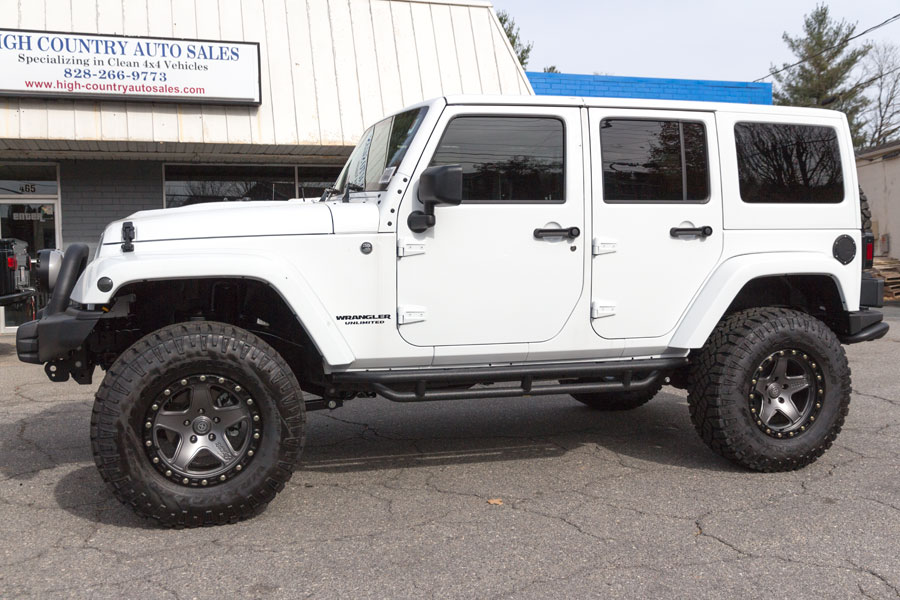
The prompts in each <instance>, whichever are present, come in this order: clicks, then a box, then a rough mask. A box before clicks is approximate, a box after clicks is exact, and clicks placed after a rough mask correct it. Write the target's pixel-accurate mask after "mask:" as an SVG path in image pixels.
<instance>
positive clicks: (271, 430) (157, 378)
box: [91, 322, 305, 527]
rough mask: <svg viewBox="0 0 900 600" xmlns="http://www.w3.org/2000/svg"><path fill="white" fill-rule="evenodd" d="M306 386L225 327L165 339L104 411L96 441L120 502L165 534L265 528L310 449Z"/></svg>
mask: <svg viewBox="0 0 900 600" xmlns="http://www.w3.org/2000/svg"><path fill="white" fill-rule="evenodd" d="M304 422H305V405H304V402H303V398H302V395H301V391H300V385H299V383H298V382H297V380H296V378H295V377H294V375H293V373H292V371H291V369H290V368H289V367H288V365H287V364H286V363H285V362H284V360H282V358H281V357H280V356H279V355H278V353H277V352H275V350H273V349H272V348H271V347H270V346H269V345H268V344H266V343H265V342H264V341H262V340H260V339H259V338H257V337H255V336H254V335H252V334H250V333H249V332H247V331H244V330H242V329H239V328H237V327H233V326H231V325H226V324H224V323H212V322H197V323H184V324H177V325H171V326H168V327H165V328H163V329H161V330H159V331H157V332H154V333H152V334H150V335H148V336H146V337H144V338H142V339H141V340H139V341H138V342H136V343H135V344H134V345H133V346H132V347H131V348H129V349H128V350H126V351H125V352H124V353H123V354H122V355H121V356H120V357H119V358H118V359H117V360H116V362H115V363H114V364H113V365H112V367H111V368H110V369H109V371H108V373H107V375H106V377H105V379H104V380H103V383H102V385H101V386H100V389H99V390H98V392H97V397H96V400H95V403H94V412H93V415H92V419H91V441H92V446H93V449H94V458H95V461H96V463H97V466H98V468H99V469H100V474H101V475H102V476H103V479H104V480H105V481H107V482H108V483H109V484H110V485H111V487H112V490H113V493H114V494H115V496H116V497H117V498H118V499H119V500H121V501H122V502H123V503H125V504H127V505H129V506H131V507H132V508H133V509H134V510H135V511H136V512H137V513H138V514H140V515H141V516H144V517H150V518H154V519H156V520H158V521H159V522H161V523H162V524H164V525H168V526H175V527H194V526H199V525H215V524H220V523H227V522H233V521H237V520H240V519H244V518H247V517H250V516H253V515H255V514H257V513H258V512H260V511H261V510H262V509H263V508H265V506H266V505H267V504H268V502H269V501H271V500H272V499H273V498H274V497H275V494H276V493H277V492H279V491H280V490H281V489H282V488H283V487H284V485H285V483H286V482H287V481H288V480H289V479H290V477H291V473H292V470H293V467H294V465H295V463H296V462H297V460H298V458H299V455H300V451H301V449H302V447H303V427H304Z"/></svg>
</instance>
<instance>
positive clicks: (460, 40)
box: [450, 6, 482, 94]
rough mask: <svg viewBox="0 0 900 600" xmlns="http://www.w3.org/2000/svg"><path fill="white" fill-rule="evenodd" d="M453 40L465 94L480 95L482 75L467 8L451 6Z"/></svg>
mask: <svg viewBox="0 0 900 600" xmlns="http://www.w3.org/2000/svg"><path fill="white" fill-rule="evenodd" d="M450 17H451V20H452V21H453V39H454V40H456V54H457V56H459V74H460V77H461V78H462V91H463V94H480V93H481V92H482V90H481V75H480V74H479V73H478V59H477V58H476V56H475V38H474V36H473V34H472V21H471V19H470V18H469V9H468V7H465V6H451V7H450Z"/></svg>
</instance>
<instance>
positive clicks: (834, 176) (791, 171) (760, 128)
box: [734, 123, 844, 204]
mask: <svg viewBox="0 0 900 600" xmlns="http://www.w3.org/2000/svg"><path fill="white" fill-rule="evenodd" d="M734 139H735V143H736V144H737V159H738V178H739V181H740V186H741V198H742V199H743V200H744V202H766V203H798V202H803V203H807V202H808V203H822V204H836V203H838V202H841V201H842V200H843V199H844V174H843V171H842V169H841V153H840V147H839V146H838V140H837V131H836V130H835V129H833V128H831V127H821V126H814V125H792V124H782V123H737V124H735V126H734Z"/></svg>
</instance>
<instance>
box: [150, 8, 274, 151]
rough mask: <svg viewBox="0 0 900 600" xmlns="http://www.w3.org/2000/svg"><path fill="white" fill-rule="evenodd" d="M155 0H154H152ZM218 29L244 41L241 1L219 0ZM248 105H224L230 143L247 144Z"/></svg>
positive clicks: (224, 35)
mask: <svg viewBox="0 0 900 600" xmlns="http://www.w3.org/2000/svg"><path fill="white" fill-rule="evenodd" d="M153 1H155V0H153ZM219 31H220V32H221V34H222V39H223V40H234V41H236V42H243V41H246V38H244V18H243V16H242V13H241V3H240V2H237V1H235V0H219ZM251 110H252V111H253V112H256V109H255V108H253V109H251V108H250V107H248V106H226V107H225V129H226V132H227V138H228V143H230V144H249V143H250V141H251V135H250V125H251V121H250V113H251Z"/></svg>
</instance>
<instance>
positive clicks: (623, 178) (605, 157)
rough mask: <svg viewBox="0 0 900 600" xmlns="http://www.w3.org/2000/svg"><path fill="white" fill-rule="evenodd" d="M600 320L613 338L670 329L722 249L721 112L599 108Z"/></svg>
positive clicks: (595, 298) (596, 227) (594, 142)
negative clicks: (718, 122)
mask: <svg viewBox="0 0 900 600" xmlns="http://www.w3.org/2000/svg"><path fill="white" fill-rule="evenodd" d="M589 122H590V128H591V131H590V139H591V162H592V174H591V176H592V181H593V185H592V189H593V198H592V207H593V217H592V218H593V223H592V225H593V227H592V229H593V240H592V242H593V243H592V247H593V254H594V256H593V259H592V264H593V266H592V284H591V294H592V298H591V322H592V324H593V328H594V330H595V331H596V332H597V334H598V335H600V336H602V337H604V338H610V339H617V338H660V337H662V336H665V335H667V334H670V332H672V330H673V329H674V327H675V325H676V324H677V323H678V321H679V319H680V318H681V315H682V314H684V312H685V310H686V309H687V307H688V305H689V304H690V302H691V300H692V298H693V297H694V295H695V294H696V293H697V291H698V290H699V289H700V288H701V286H702V283H703V281H704V280H705V279H706V278H707V277H708V276H709V274H710V273H711V271H712V270H713V268H714V267H715V266H716V264H717V263H718V261H719V257H720V255H721V253H722V243H723V235H722V195H721V184H720V180H719V162H718V147H717V143H716V121H715V115H714V114H713V113H706V112H687V111H684V112H678V111H653V110H614V109H600V108H592V109H590V111H589Z"/></svg>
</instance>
